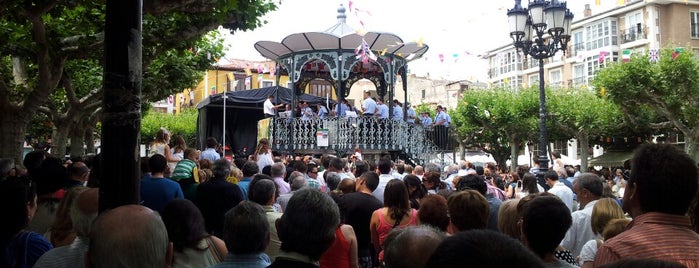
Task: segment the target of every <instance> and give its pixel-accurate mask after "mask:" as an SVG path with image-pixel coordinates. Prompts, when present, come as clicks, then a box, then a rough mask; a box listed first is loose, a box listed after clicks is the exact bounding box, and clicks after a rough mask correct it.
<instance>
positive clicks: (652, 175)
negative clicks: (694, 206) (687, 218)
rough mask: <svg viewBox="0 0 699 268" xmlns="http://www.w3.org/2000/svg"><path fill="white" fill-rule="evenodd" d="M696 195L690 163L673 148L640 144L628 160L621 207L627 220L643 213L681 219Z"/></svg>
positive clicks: (695, 184) (692, 164) (691, 163)
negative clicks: (658, 213)
mask: <svg viewBox="0 0 699 268" xmlns="http://www.w3.org/2000/svg"><path fill="white" fill-rule="evenodd" d="M696 193H697V168H696V165H695V163H694V160H692V159H691V158H690V157H689V156H688V155H687V154H686V153H684V152H683V151H681V150H680V149H678V148H677V147H675V146H674V145H670V144H644V145H641V146H640V147H639V148H638V149H636V151H635V152H634V156H633V158H632V159H631V176H630V178H629V180H628V181H627V184H626V190H625V191H624V198H623V202H622V204H623V205H624V210H625V211H626V212H629V214H631V217H636V216H638V215H640V214H643V213H647V212H662V213H668V214H675V215H684V214H685V213H686V212H687V209H688V208H689V204H690V203H691V202H692V199H693V198H694V197H695V195H696ZM668 197H672V198H668Z"/></svg>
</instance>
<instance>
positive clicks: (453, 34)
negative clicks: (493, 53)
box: [221, 0, 618, 81]
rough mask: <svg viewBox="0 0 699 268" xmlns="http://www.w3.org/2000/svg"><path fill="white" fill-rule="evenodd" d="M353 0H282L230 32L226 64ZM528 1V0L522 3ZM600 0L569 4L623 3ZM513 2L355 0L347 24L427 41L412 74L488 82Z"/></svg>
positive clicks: (312, 28) (331, 21) (579, 8)
mask: <svg viewBox="0 0 699 268" xmlns="http://www.w3.org/2000/svg"><path fill="white" fill-rule="evenodd" d="M349 2H350V1H348V0H344V1H339V0H281V3H280V4H278V8H277V10H276V11H273V12H270V13H268V14H267V15H265V16H264V17H263V18H262V20H263V21H267V23H266V24H264V25H263V26H262V27H259V28H257V29H254V30H252V31H245V32H243V31H237V32H235V33H233V34H232V35H228V36H227V37H226V46H227V53H226V57H225V58H224V59H223V60H222V62H221V63H222V64H225V60H226V59H243V60H254V61H258V60H264V58H263V57H262V56H261V55H260V54H259V53H258V52H257V51H256V50H255V49H254V47H253V45H254V44H255V43H256V42H257V41H263V40H266V41H276V42H281V40H282V39H284V37H286V36H288V35H290V34H293V33H301V32H318V31H325V30H327V29H328V28H330V27H331V26H333V25H335V24H336V23H337V14H338V13H337V9H338V7H339V6H340V4H342V5H343V6H344V7H345V9H347V10H349V8H348V6H349ZM527 2H528V0H523V1H522V5H524V6H526V5H527V4H526V3H527ZM561 2H562V1H561ZM600 2H601V4H600V5H596V2H595V0H569V1H568V8H569V9H570V10H571V11H572V12H573V13H574V15H575V18H574V19H573V20H574V21H575V20H577V19H580V18H582V16H583V15H582V13H583V10H584V6H585V4H589V5H590V7H591V9H592V12H593V14H595V13H598V12H601V11H604V10H607V9H609V8H613V7H615V6H616V5H618V4H617V0H600ZM513 6H514V1H513V0H487V1H475V0H464V1H454V0H426V1H405V0H353V1H352V8H353V10H358V11H357V12H349V11H347V12H346V13H347V24H349V25H350V26H352V27H353V28H355V29H364V30H366V31H374V32H389V33H393V34H395V35H398V36H399V37H401V38H402V39H403V41H405V42H418V41H419V40H422V41H423V42H424V44H426V45H428V46H429V50H428V51H427V53H426V54H425V55H424V56H423V57H422V58H421V59H416V60H413V61H411V62H410V63H409V64H408V70H409V72H410V73H413V74H416V75H418V76H429V77H431V78H442V79H448V80H452V81H455V80H461V79H468V80H472V81H485V80H486V79H487V68H488V67H487V61H486V60H484V59H480V58H479V57H478V55H480V54H483V53H485V52H487V51H488V50H492V49H495V48H498V47H501V46H504V45H507V44H509V43H511V42H512V39H510V37H509V29H508V25H507V10H508V9H511V8H512V7H513ZM362 23H363V25H364V26H362ZM226 32H227V31H226ZM440 55H441V57H440Z"/></svg>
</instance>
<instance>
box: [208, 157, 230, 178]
mask: <svg viewBox="0 0 699 268" xmlns="http://www.w3.org/2000/svg"><path fill="white" fill-rule="evenodd" d="M211 171H212V172H213V174H214V178H215V179H217V180H225V179H227V178H228V175H229V174H231V162H229V161H228V160H227V159H225V158H219V159H218V160H216V161H215V162H214V167H213V168H211Z"/></svg>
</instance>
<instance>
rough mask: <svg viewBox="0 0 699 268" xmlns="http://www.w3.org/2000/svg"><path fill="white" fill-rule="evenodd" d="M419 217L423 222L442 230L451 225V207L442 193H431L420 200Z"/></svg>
mask: <svg viewBox="0 0 699 268" xmlns="http://www.w3.org/2000/svg"><path fill="white" fill-rule="evenodd" d="M417 217H418V219H420V223H421V224H426V225H430V226H433V227H435V228H437V229H439V230H441V231H442V232H446V231H447V227H449V208H448V207H447V199H446V198H444V197H443V196H441V195H437V194H431V195H427V196H425V197H423V198H422V199H421V200H420V209H419V210H418V211H417Z"/></svg>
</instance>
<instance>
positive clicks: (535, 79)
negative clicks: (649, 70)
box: [527, 74, 539, 86]
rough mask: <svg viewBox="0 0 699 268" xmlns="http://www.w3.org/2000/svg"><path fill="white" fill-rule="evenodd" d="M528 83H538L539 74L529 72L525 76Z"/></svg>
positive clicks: (531, 84)
mask: <svg viewBox="0 0 699 268" xmlns="http://www.w3.org/2000/svg"><path fill="white" fill-rule="evenodd" d="M527 80H528V82H529V85H530V86H533V85H538V84H539V74H530V75H529V77H528V78H527Z"/></svg>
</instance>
